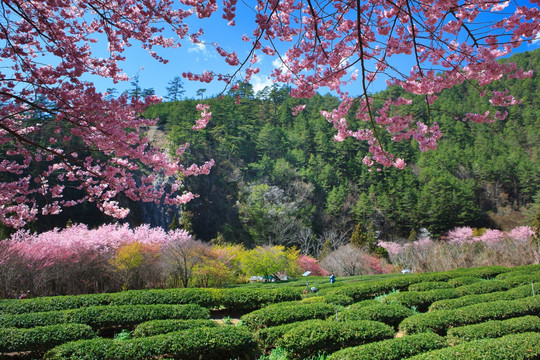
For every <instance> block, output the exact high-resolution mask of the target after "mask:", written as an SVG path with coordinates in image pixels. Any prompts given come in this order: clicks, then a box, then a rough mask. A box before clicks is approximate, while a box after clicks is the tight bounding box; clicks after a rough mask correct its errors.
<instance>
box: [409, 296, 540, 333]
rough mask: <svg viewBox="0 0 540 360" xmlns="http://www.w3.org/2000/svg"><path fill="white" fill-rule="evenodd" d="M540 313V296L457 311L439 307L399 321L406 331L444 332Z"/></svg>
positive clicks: (477, 305)
mask: <svg viewBox="0 0 540 360" xmlns="http://www.w3.org/2000/svg"><path fill="white" fill-rule="evenodd" d="M539 312H540V295H536V296H531V297H528V298H524V299H518V300H510V301H507V300H501V301H493V302H490V303H482V304H476V305H470V306H465V307H462V308H459V309H455V310H439V311H433V312H428V313H424V314H417V315H413V316H410V317H408V318H406V319H405V320H403V321H402V322H401V324H399V329H400V330H401V331H403V332H404V333H406V334H417V333H422V332H426V331H433V332H435V333H437V334H440V335H444V334H445V332H446V330H447V329H448V328H450V327H456V326H464V325H471V324H478V323H481V322H484V321H488V320H501V319H505V318H512V317H518V316H525V315H535V314H538V313H539Z"/></svg>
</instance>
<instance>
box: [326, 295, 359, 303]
mask: <svg viewBox="0 0 540 360" xmlns="http://www.w3.org/2000/svg"><path fill="white" fill-rule="evenodd" d="M324 300H325V301H326V302H327V303H328V304H334V305H340V306H348V305H351V304H352V303H354V300H353V298H352V297H350V296H347V295H341V294H327V295H324Z"/></svg>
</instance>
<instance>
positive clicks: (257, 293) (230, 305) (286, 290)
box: [220, 287, 302, 313]
mask: <svg viewBox="0 0 540 360" xmlns="http://www.w3.org/2000/svg"><path fill="white" fill-rule="evenodd" d="M247 290H248V289H241V288H236V289H226V290H223V293H222V295H223V297H222V299H221V304H220V305H221V306H222V307H224V308H226V309H231V310H234V311H235V312H239V313H246V312H249V311H253V310H256V309H260V308H262V307H265V306H267V305H269V304H275V303H281V302H284V301H293V300H301V299H302V291H301V290H300V289H298V288H293V287H280V288H276V289H249V291H247Z"/></svg>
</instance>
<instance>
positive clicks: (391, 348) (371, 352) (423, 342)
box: [327, 333, 447, 360]
mask: <svg viewBox="0 0 540 360" xmlns="http://www.w3.org/2000/svg"><path fill="white" fill-rule="evenodd" d="M446 346H447V343H446V340H445V339H444V338H443V337H441V336H439V335H437V334H433V333H423V334H416V335H409V336H404V337H402V338H397V339H389V340H383V341H378V342H374V343H370V344H365V345H361V346H356V347H349V348H346V349H343V350H340V351H338V352H335V353H333V354H331V355H330V356H329V357H328V358H327V360H401V359H403V358H405V357H409V356H414V355H417V354H421V353H423V352H426V351H430V350H436V349H441V348H444V347H446Z"/></svg>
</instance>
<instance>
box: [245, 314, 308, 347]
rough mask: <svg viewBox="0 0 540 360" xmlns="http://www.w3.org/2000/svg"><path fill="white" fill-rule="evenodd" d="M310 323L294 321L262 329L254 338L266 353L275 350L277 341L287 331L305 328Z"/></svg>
mask: <svg viewBox="0 0 540 360" xmlns="http://www.w3.org/2000/svg"><path fill="white" fill-rule="evenodd" d="M311 321H312V320H305V321H296V322H293V323H289V324H283V325H277V326H271V327H266V328H262V329H259V330H258V331H257V332H256V333H255V337H256V338H257V341H259V342H260V344H261V346H262V347H263V349H264V350H265V351H268V350H270V349H272V348H275V347H276V344H277V342H278V340H279V339H281V338H282V337H283V335H285V334H286V333H287V332H288V331H289V330H291V329H292V328H295V327H298V326H306V325H307V324H310V323H311ZM281 349H282V348H281Z"/></svg>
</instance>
